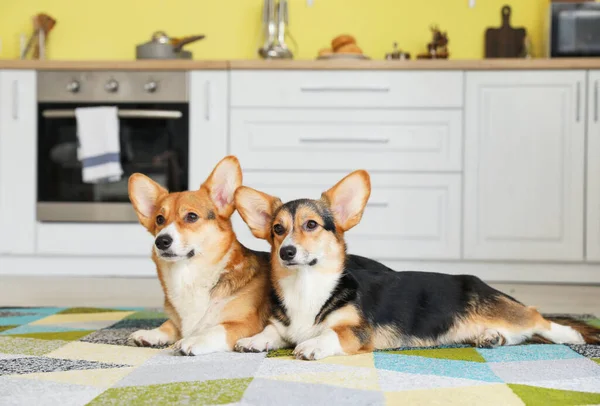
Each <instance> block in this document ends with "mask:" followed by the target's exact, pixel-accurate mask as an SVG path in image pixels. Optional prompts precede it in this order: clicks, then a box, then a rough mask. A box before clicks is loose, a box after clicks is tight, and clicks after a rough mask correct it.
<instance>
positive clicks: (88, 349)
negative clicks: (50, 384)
mask: <svg viewBox="0 0 600 406" xmlns="http://www.w3.org/2000/svg"><path fill="white" fill-rule="evenodd" d="M161 351H162V350H160V349H154V348H141V347H125V346H117V345H110V344H94V343H85V342H81V341H73V342H70V343H69V344H67V345H65V346H63V347H61V348H59V349H57V350H55V351H52V352H51V353H49V354H47V355H46V356H47V357H52V358H63V359H77V360H86V361H97V362H104V363H111V364H122V365H123V364H124V365H140V364H143V363H144V362H145V361H146V360H147V359H149V358H151V357H153V356H155V355H156V354H158V353H159V352H161Z"/></svg>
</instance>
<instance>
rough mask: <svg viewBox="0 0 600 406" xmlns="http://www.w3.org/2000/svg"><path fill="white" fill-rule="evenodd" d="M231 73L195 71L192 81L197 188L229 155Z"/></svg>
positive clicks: (192, 158) (194, 181)
mask: <svg viewBox="0 0 600 406" xmlns="http://www.w3.org/2000/svg"><path fill="white" fill-rule="evenodd" d="M227 75H228V72H227V71H218V70H214V71H208V70H207V71H192V72H190V73H189V81H190V88H189V89H190V152H189V158H190V159H189V163H190V169H189V174H190V178H189V187H190V189H197V188H198V187H199V186H200V184H201V183H202V182H204V180H206V178H207V177H208V175H209V174H210V172H211V171H212V169H213V168H214V166H215V165H216V164H217V162H219V160H221V159H222V158H223V157H225V155H227V153H228V151H227V129H228V125H229V104H228V103H229V101H228V94H229V89H228V76H227Z"/></svg>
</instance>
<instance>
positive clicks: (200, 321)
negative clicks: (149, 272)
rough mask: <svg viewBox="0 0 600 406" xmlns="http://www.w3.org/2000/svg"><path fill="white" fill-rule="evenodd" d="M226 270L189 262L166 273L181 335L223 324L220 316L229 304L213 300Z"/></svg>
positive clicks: (164, 275) (178, 264)
mask: <svg viewBox="0 0 600 406" xmlns="http://www.w3.org/2000/svg"><path fill="white" fill-rule="evenodd" d="M222 272H223V267H222V266H220V265H216V266H213V267H201V266H200V265H197V264H194V263H192V262H189V261H181V262H177V263H174V264H173V265H171V266H170V267H168V269H165V272H164V273H163V278H164V282H165V285H166V288H167V289H166V291H167V292H166V294H167V297H168V298H169V301H170V302H171V305H172V306H173V308H174V309H175V311H176V312H177V314H178V315H179V317H180V319H181V326H180V328H181V334H182V336H183V337H187V336H189V335H191V334H192V333H194V332H195V331H198V330H201V329H204V328H207V327H211V326H214V325H216V324H218V323H219V315H220V313H221V310H222V309H223V307H224V306H225V304H226V302H227V301H228V300H224V299H220V300H214V299H212V300H211V290H212V288H213V287H214V286H215V285H216V283H217V282H218V280H219V278H220V276H221V274H222Z"/></svg>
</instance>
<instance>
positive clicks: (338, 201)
mask: <svg viewBox="0 0 600 406" xmlns="http://www.w3.org/2000/svg"><path fill="white" fill-rule="evenodd" d="M369 196H371V179H370V176H369V174H368V173H367V171H364V170H360V171H354V172H352V173H351V174H349V175H348V176H346V177H345V178H344V179H342V180H340V181H339V182H338V183H337V184H336V185H335V186H334V187H332V188H331V189H329V190H328V191H327V192H324V193H323V195H322V197H323V198H324V199H325V200H326V201H327V202H328V203H329V206H330V208H331V211H332V212H333V218H334V220H335V224H336V226H337V227H339V228H340V229H341V230H342V231H348V230H350V229H351V228H352V227H354V226H355V225H357V224H358V223H359V222H360V219H361V218H362V215H363V211H364V209H365V206H366V205H367V201H368V200H369Z"/></svg>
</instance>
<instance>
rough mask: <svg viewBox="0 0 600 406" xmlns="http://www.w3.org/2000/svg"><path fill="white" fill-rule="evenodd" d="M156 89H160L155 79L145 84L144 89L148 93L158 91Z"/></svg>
mask: <svg viewBox="0 0 600 406" xmlns="http://www.w3.org/2000/svg"><path fill="white" fill-rule="evenodd" d="M156 89H158V83H156V82H155V81H150V82H148V83H146V84H145V85H144V90H145V91H147V92H148V93H154V92H156Z"/></svg>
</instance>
